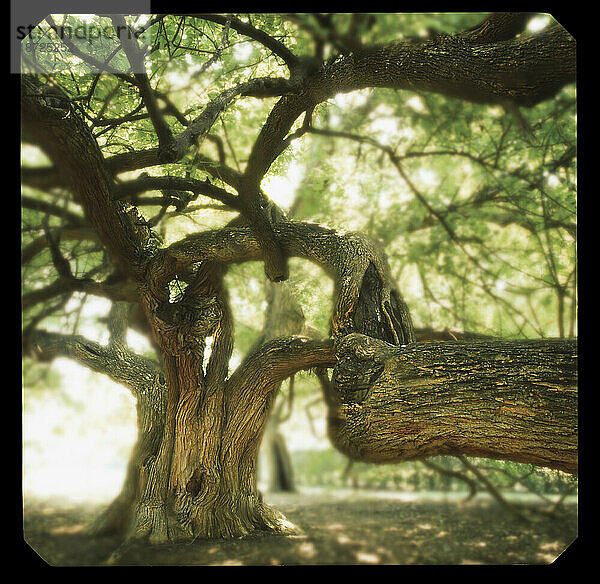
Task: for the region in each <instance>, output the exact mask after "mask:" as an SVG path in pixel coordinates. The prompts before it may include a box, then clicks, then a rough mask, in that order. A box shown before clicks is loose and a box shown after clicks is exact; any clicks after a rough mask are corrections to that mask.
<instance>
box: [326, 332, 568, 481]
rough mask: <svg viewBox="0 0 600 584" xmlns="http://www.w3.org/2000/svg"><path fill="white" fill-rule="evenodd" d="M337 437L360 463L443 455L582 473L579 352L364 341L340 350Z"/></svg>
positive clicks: (332, 391)
mask: <svg viewBox="0 0 600 584" xmlns="http://www.w3.org/2000/svg"><path fill="white" fill-rule="evenodd" d="M336 357H337V363H336V366H335V367H334V370H333V375H332V379H331V383H329V384H325V387H326V388H327V389H326V399H327V401H328V404H329V434H330V438H331V440H332V442H333V444H334V445H335V446H336V448H338V449H339V450H341V451H342V452H343V453H344V454H346V455H347V456H349V457H350V458H352V459H355V460H362V461H368V462H399V461H403V460H410V459H422V458H426V457H428V456H433V455H439V454H464V455H469V456H479V457H486V458H501V459H504V460H513V461H516V462H524V463H530V464H535V465H540V466H546V467H549V468H554V469H558V470H563V471H566V472H570V473H576V472H577V445H578V443H577V429H578V418H577V342H576V341H575V340H572V339H569V340H563V339H547V340H528V341H505V340H504V341H503V340H489V341H447V342H440V341H434V342H430V343H426V344H415V345H411V346H408V347H397V346H392V345H389V344H387V343H384V342H381V341H379V340H376V339H373V338H369V337H366V336H364V335H359V334H351V335H347V336H345V337H343V338H342V339H340V340H339V341H338V342H337V346H336Z"/></svg>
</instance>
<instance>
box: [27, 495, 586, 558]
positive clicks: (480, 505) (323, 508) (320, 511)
mask: <svg viewBox="0 0 600 584" xmlns="http://www.w3.org/2000/svg"><path fill="white" fill-rule="evenodd" d="M265 499H266V501H267V502H269V503H270V504H272V505H274V506H275V507H277V508H278V509H279V510H280V511H282V512H283V513H285V515H286V516H287V518H288V519H289V520H290V521H292V522H293V523H294V524H295V525H296V526H297V527H298V528H299V530H300V531H299V533H298V534H297V535H294V536H273V535H265V536H253V537H247V538H244V539H237V540H233V541H218V542H217V541H200V540H197V541H195V542H193V543H190V544H182V545H169V546H154V547H146V546H143V547H142V546H136V547H132V548H130V549H128V550H127V551H125V552H124V553H123V555H122V556H121V557H120V560H119V561H118V565H122V566H205V565H212V566H226V565H248V566H249V565H254V566H256V565H259V566H279V565H331V564H333V565H358V564H364V565H369V564H392V565H407V564H420V565H422V564H442V565H456V564H494V565H498V564H549V563H552V562H554V561H555V560H556V559H557V558H558V561H557V563H560V561H561V558H560V557H559V556H561V554H563V551H564V550H565V549H567V548H569V546H570V545H571V544H572V543H573V542H574V541H575V540H576V538H577V523H578V516H577V515H578V514H577V503H576V501H571V502H569V503H568V504H566V505H564V506H563V511H562V512H561V513H560V514H558V515H556V516H554V517H547V516H545V515H543V514H540V513H539V512H538V511H539V509H540V508H541V507H540V504H539V503H538V502H532V501H527V500H525V501H520V502H519V503H520V504H521V505H522V506H523V507H524V508H525V511H526V514H527V517H529V520H525V521H524V520H522V519H519V518H518V517H516V516H515V515H514V514H512V513H510V512H507V511H506V510H505V509H503V508H502V507H501V506H499V505H498V504H497V503H496V502H495V501H493V500H491V499H490V498H488V497H486V496H484V495H478V496H477V497H475V498H474V499H473V500H471V501H468V502H465V501H464V497H459V496H439V495H438V496H429V497H423V496H416V495H411V494H405V493H394V492H392V493H390V492H374V491H346V492H342V491H333V492H321V493H306V492H301V493H293V494H271V495H266V496H265ZM538 501H539V500H538ZM100 508H101V507H98V506H96V507H94V506H85V505H81V504H79V505H73V504H68V503H66V502H58V501H42V500H25V502H24V516H23V535H24V540H25V542H26V543H23V545H24V547H25V548H26V549H27V550H28V552H29V554H30V555H29V557H30V559H31V562H32V563H34V562H35V561H37V562H38V563H39V564H41V565H47V564H49V565H51V566H100V565H104V562H105V561H106V560H107V558H108V557H109V556H110V555H111V553H112V552H113V551H114V550H115V549H116V548H117V547H118V545H119V541H118V539H116V538H114V537H90V536H88V535H86V534H85V532H84V527H85V525H86V524H87V523H88V522H89V521H90V520H91V519H92V518H93V517H94V516H95V515H96V514H97V513H98V511H99V509H100ZM27 544H28V546H30V547H31V548H32V549H33V550H35V553H32V552H31V550H30V549H29V547H28V546H27ZM571 549H572V548H571ZM570 551H571V550H568V551H567V553H565V554H564V555H562V560H563V561H564V559H565V558H567V557H568V556H569V553H570ZM40 558H42V559H43V561H41V560H40Z"/></svg>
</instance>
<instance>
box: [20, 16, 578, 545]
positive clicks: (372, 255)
mask: <svg viewBox="0 0 600 584" xmlns="http://www.w3.org/2000/svg"><path fill="white" fill-rule="evenodd" d="M211 18H212V20H214V21H215V22H218V21H219V18H218V17H215V16H213V17H211ZM228 22H229V24H230V25H231V26H232V27H234V28H235V27H238V29H239V30H240V31H245V32H247V33H248V34H251V35H253V38H255V39H258V40H259V41H260V39H261V38H262V39H263V40H264V39H265V37H264V35H260V34H259V33H258V32H257V31H256V30H255V29H254V28H253V27H249V25H246V24H244V23H242V22H241V21H238V20H237V19H228ZM523 26H524V24H523V19H522V18H520V17H515V16H514V15H512V16H510V17H506V18H504V17H498V16H496V17H493V18H491V19H488V20H486V21H485V22H484V23H482V25H481V26H480V27H476V28H475V29H473V30H471V31H465V33H463V34H462V35H455V36H449V35H440V36H438V37H436V38H435V39H430V40H428V41H426V42H416V43H413V42H407V41H398V42H393V43H389V44H386V45H379V46H372V47H361V46H358V47H356V48H355V50H353V51H352V52H347V53H345V54H341V55H339V56H338V57H337V58H335V59H332V60H330V61H328V62H326V63H321V64H319V66H318V67H312V68H309V69H307V70H302V71H301V67H300V61H299V60H298V58H297V57H294V56H291V53H290V52H289V50H287V49H286V50H284V49H283V45H281V43H280V42H279V41H276V40H275V39H271V41H269V42H268V46H269V48H270V49H272V50H274V51H276V52H277V54H278V55H279V56H280V57H281V58H283V59H284V61H285V62H286V63H287V64H288V66H289V67H290V73H291V76H290V79H289V80H286V79H283V80H281V79H279V80H275V81H274V82H273V81H269V80H264V79H262V80H261V79H254V80H251V81H249V82H248V83H244V84H241V85H238V86H236V87H233V88H230V89H228V90H225V91H224V92H223V93H221V94H220V95H218V96H217V97H215V98H214V99H213V100H211V101H210V102H209V103H208V104H207V105H206V107H205V108H204V109H203V110H202V111H201V112H200V114H199V115H198V116H197V118H196V119H194V120H192V121H191V122H190V123H189V125H188V126H187V128H186V129H185V130H184V131H183V132H181V133H180V134H179V135H175V136H172V135H171V134H170V130H169V128H168V126H166V124H164V123H163V122H164V119H161V118H160V116H161V113H160V111H159V110H158V109H157V108H156V107H155V106H156V103H155V96H154V95H152V88H151V86H150V83H149V80H148V79H147V78H145V76H143V75H142V76H140V75H136V86H137V87H138V89H139V92H140V97H141V98H142V100H143V102H144V104H145V107H146V109H147V111H148V115H149V116H150V119H151V122H152V123H153V126H154V128H155V130H156V134H157V139H158V147H155V148H150V149H148V150H147V151H143V152H131V153H129V152H128V153H124V154H120V155H116V156H114V157H112V158H109V159H104V157H103V155H102V152H101V150H100V148H99V146H98V144H97V142H96V141H95V139H94V137H93V136H92V134H91V131H90V129H89V127H88V126H87V124H86V123H85V122H84V121H83V119H82V118H81V117H80V116H79V114H78V112H77V110H76V109H75V108H74V107H73V105H72V102H71V101H70V100H69V99H68V98H67V97H66V96H61V95H60V89H57V88H56V87H53V88H51V87H48V86H46V85H44V84H43V83H42V82H41V81H39V80H37V79H35V78H34V77H30V76H24V77H23V80H22V90H23V91H22V104H23V105H22V116H23V136H24V138H25V139H26V140H28V141H32V142H34V143H35V144H37V145H39V146H40V147H41V148H42V149H43V150H44V152H45V153H46V154H47V155H48V156H49V158H50V159H51V161H52V163H53V164H54V167H53V169H51V171H49V172H46V171H42V172H41V173H29V179H28V180H31V181H33V184H37V185H38V186H41V185H42V184H43V185H44V186H45V187H46V188H50V187H51V186H57V185H60V186H62V187H63V188H65V189H66V190H68V191H70V192H71V193H72V194H73V197H74V199H75V201H76V202H77V203H78V204H80V205H81V207H82V209H83V212H84V214H85V221H83V222H81V224H78V225H77V226H78V227H85V228H86V229H88V228H89V229H90V230H92V231H93V233H94V234H95V235H94V237H97V240H98V241H99V242H100V243H101V244H102V246H103V247H104V249H105V250H106V251H107V253H108V255H109V256H110V258H111V259H112V261H113V262H114V263H115V266H116V268H117V271H118V272H119V276H120V279H118V284H116V285H114V284H113V282H110V283H109V282H94V281H91V280H80V279H77V278H74V277H73V276H72V275H71V273H70V270H69V269H66V270H62V271H61V270H59V274H60V278H59V279H58V280H57V281H56V282H55V283H54V284H53V285H52V286H50V287H49V288H46V289H44V290H40V291H38V290H36V291H34V292H33V293H32V296H29V298H28V299H27V302H26V306H33V305H34V304H36V303H40V302H43V301H44V300H47V299H48V298H51V297H53V296H56V295H62V294H66V293H68V292H69V291H73V290H85V291H86V292H91V293H97V294H100V295H104V296H107V297H109V298H111V299H113V300H119V301H120V300H124V301H127V302H130V303H132V304H133V305H134V306H133V308H134V309H135V310H136V313H137V315H138V318H140V317H141V320H142V322H143V326H144V327H145V330H146V331H147V332H149V334H150V337H151V339H152V341H153V343H154V346H155V348H156V350H157V354H158V355H159V356H160V361H161V362H160V364H156V363H152V362H150V361H148V360H144V359H141V358H139V357H138V356H135V355H133V354H132V353H131V352H129V351H128V349H127V347H126V345H125V334H124V333H125V330H126V327H127V317H126V316H124V315H123V314H121V316H120V317H119V316H118V315H116V314H115V315H113V316H114V318H111V319H110V322H109V327H111V328H110V330H111V341H110V342H109V344H108V345H107V346H105V347H104V346H101V345H99V344H97V343H93V342H91V341H88V340H86V339H83V338H82V337H75V336H69V337H66V336H61V335H56V334H51V333H44V332H42V331H29V334H28V335H27V338H26V339H24V341H25V342H26V344H28V347H29V348H30V349H32V351H33V353H34V354H35V355H37V356H38V358H44V359H51V358H52V357H53V356H55V355H57V354H63V355H69V356H71V357H72V358H75V359H77V360H79V361H80V362H82V363H84V364H86V365H87V366H89V367H91V368H94V369H96V370H101V371H104V372H105V373H107V374H108V375H110V376H111V377H113V378H114V379H116V380H118V381H120V382H122V383H124V384H126V385H127V386H128V387H130V388H131V390H132V392H133V394H134V395H135V396H136V399H137V404H138V425H139V430H140V435H139V439H138V442H137V443H136V445H135V448H134V453H133V456H132V459H131V461H130V464H129V467H128V470H127V477H126V481H125V484H124V487H123V491H122V493H121V494H120V495H119V497H118V498H117V499H116V500H115V501H114V502H113V504H112V505H111V506H110V507H109V508H108V509H107V510H106V512H105V514H104V515H103V516H102V517H101V518H100V519H99V520H98V522H97V524H96V525H95V529H96V530H97V531H99V532H102V531H108V530H111V529H117V530H124V533H125V535H126V537H127V538H128V539H130V540H137V539H143V540H148V541H150V542H153V543H164V542H168V541H169V542H170V541H180V540H187V541H189V540H192V539H194V538H197V537H236V536H241V535H245V534H248V533H251V532H252V531H254V530H273V531H287V530H288V529H289V528H290V525H289V524H288V523H287V521H286V520H285V518H283V517H282V516H281V514H279V513H278V512H277V511H275V510H273V509H270V508H269V507H268V506H266V505H265V504H264V503H263V502H262V499H261V497H260V494H259V493H258V491H257V489H256V479H255V465H256V457H257V454H258V448H259V445H260V442H261V439H262V436H263V433H264V430H265V425H266V421H267V419H268V416H269V414H270V411H271V408H272V405H273V400H274V397H275V395H276V393H277V391H278V389H279V386H280V384H281V382H282V381H283V380H284V379H286V378H287V377H289V376H290V375H293V374H294V373H295V372H297V371H299V370H302V369H309V368H312V369H316V370H317V371H318V372H319V375H320V376H321V379H323V380H324V381H325V380H327V378H326V376H325V373H324V372H325V370H326V369H327V368H332V367H333V368H334V375H333V383H332V384H330V383H328V380H327V383H326V384H325V385H326V386H327V387H328V388H329V389H328V390H327V391H326V397H327V400H328V403H329V406H330V418H331V432H332V440H333V442H334V444H335V445H336V446H337V447H338V448H340V449H341V450H343V451H344V452H346V453H347V454H348V455H349V456H351V457H354V458H359V459H362V460H373V461H396V460H404V459H407V458H418V457H422V456H426V455H428V454H440V453H454V452H460V453H467V454H469V453H470V454H478V455H481V456H491V457H504V458H509V459H513V460H524V461H528V462H535V463H536V464H546V465H548V466H553V467H554V468H562V469H564V470H570V471H573V470H574V469H575V468H576V428H577V420H576V414H575V406H576V404H575V401H576V392H575V390H574V386H575V377H574V373H573V372H574V356H573V355H572V353H573V351H574V348H573V345H572V344H567V345H564V344H563V345H561V344H553V343H544V344H538V345H532V344H527V343H521V344H520V345H515V344H508V345H507V344H505V343H504V344H503V343H498V344H495V343H488V342H483V344H473V345H471V344H462V345H461V344H452V343H447V344H439V343H435V342H433V343H428V344H422V345H415V344H414V341H415V334H414V331H413V326H412V323H411V319H410V315H409V312H408V308H407V307H406V305H405V303H404V301H403V299H402V296H401V295H400V293H399V291H398V289H397V288H396V286H395V284H394V281H393V279H392V277H391V274H390V270H389V266H388V263H387V260H386V257H385V253H384V252H383V250H382V249H380V248H379V246H378V245H376V244H375V243H374V242H372V241H370V240H369V239H368V238H367V237H365V236H364V235H361V234H359V233H340V232H336V231H334V230H331V229H325V228H323V227H320V226H318V225H313V224H309V223H301V222H291V221H286V220H274V218H273V216H271V214H270V211H272V209H273V207H272V206H271V205H270V204H269V202H268V201H267V200H265V197H264V193H262V191H261V190H260V184H261V181H262V179H263V177H264V176H265V173H266V172H267V171H268V169H269V167H270V166H271V164H272V162H273V161H274V160H275V159H276V158H277V156H279V154H280V153H281V152H282V151H283V150H284V149H285V148H286V147H287V146H288V145H289V143H290V140H291V138H292V136H290V134H289V132H290V130H291V128H292V127H293V125H294V123H295V122H296V120H297V119H298V117H299V116H300V115H302V114H303V113H304V114H305V116H306V120H305V122H306V124H308V123H310V113H311V112H312V108H314V106H315V105H316V104H318V103H320V102H322V101H325V100H327V99H329V98H331V97H333V96H334V95H335V94H337V93H339V92H347V91H352V90H356V89H362V88H364V87H388V88H394V89H423V90H429V91H435V92H438V93H442V94H446V95H451V96H457V97H461V98H464V99H470V100H473V101H481V102H485V103H504V102H505V101H506V100H507V99H508V100H509V101H511V102H512V103H516V104H518V105H533V104H535V103H538V102H539V101H541V100H543V99H546V98H547V97H549V96H551V95H554V93H555V92H556V91H557V90H558V89H559V88H560V87H562V86H563V85H564V84H566V83H569V82H570V81H572V80H573V79H574V72H575V59H574V50H575V43H574V40H573V39H572V38H571V37H570V36H569V35H568V34H567V33H566V32H565V31H564V30H563V29H562V28H561V27H559V26H551V27H549V28H548V29H547V30H546V31H544V32H543V33H542V34H540V35H525V34H524V35H521V36H519V37H515V36H514V35H515V34H516V33H517V32H519V31H520V30H522V28H523ZM265 46H267V45H265ZM130 49H132V50H133V51H134V52H131V51H130V54H131V55H132V57H131V58H132V59H135V58H136V55H135V47H130ZM299 72H300V73H299ZM50 91H52V98H51V99H48V96H49V92H50ZM267 95H269V96H280V99H279V101H278V102H277V103H276V104H275V106H274V107H273V109H272V111H271V113H270V115H269V116H268V118H267V120H266V122H265V124H264V126H263V128H262V130H261V132H260V133H259V135H258V137H257V139H256V141H255V143H254V145H253V147H252V150H251V152H250V154H249V157H248V162H247V165H246V168H245V170H244V172H243V173H236V172H235V171H232V170H231V169H227V168H226V167H224V165H213V166H208V168H209V170H207V172H209V173H213V176H218V177H219V178H221V179H223V180H224V181H225V182H226V183H228V184H229V185H230V186H232V187H233V188H234V189H235V190H236V191H237V193H238V194H237V195H232V194H231V193H229V192H226V191H224V190H223V189H218V188H217V187H214V186H213V185H210V183H200V182H198V181H196V182H193V184H191V182H190V181H188V183H187V184H186V185H184V187H185V188H186V189H188V190H191V191H192V192H196V191H198V192H203V193H206V194H208V196H212V197H213V198H216V199H217V200H220V201H221V202H222V203H224V204H226V205H229V206H231V207H232V208H234V209H236V210H238V211H240V213H241V220H240V222H238V223H237V224H236V225H237V226H229V227H226V228H223V229H220V230H217V231H207V232H204V233H198V234H194V235H191V236H188V237H187V238H185V239H183V240H181V241H178V242H176V243H174V244H172V245H170V246H168V247H161V246H160V243H159V242H157V240H156V238H154V237H153V234H152V231H151V230H150V228H149V226H148V225H147V224H146V223H145V222H144V221H143V219H142V217H141V215H140V214H139V212H138V211H137V208H136V207H133V206H131V205H129V204H127V203H124V202H123V201H121V200H119V197H120V196H132V194H137V193H138V192H139V191H138V190H136V189H139V188H142V189H143V188H147V187H148V184H146V185H144V184H143V180H138V181H137V182H136V184H135V185H127V184H125V183H121V186H120V187H116V175H117V174H118V173H120V172H124V171H126V170H133V169H139V168H142V167H145V166H154V165H160V164H163V163H165V162H176V161H178V160H181V158H182V157H183V156H184V155H185V154H186V153H188V151H189V149H190V147H191V146H192V145H193V144H195V143H198V142H199V141H201V140H202V139H203V138H204V137H205V136H206V135H207V134H208V132H209V131H210V128H211V126H212V124H213V123H214V121H215V120H216V119H217V117H218V115H219V114H220V113H221V112H222V111H223V110H224V109H225V108H227V107H228V106H229V105H230V104H231V103H232V102H233V100H234V99H236V98H238V97H240V96H255V97H264V96H267ZM303 128H304V129H306V126H305V125H304V126H303ZM300 131H302V128H301V129H300ZM201 164H202V161H201V160H200V159H198V168H201ZM26 178H27V177H26ZM154 180H155V182H154V187H156V184H157V183H156V177H155V178H154ZM36 181H37V182H36ZM178 184H179V186H181V184H182V183H181V182H179V183H178ZM164 186H165V185H164V183H163V187H164ZM119 189H120V192H119ZM128 189H129V190H128ZM278 219H282V218H281V217H278ZM240 225H246V226H240ZM45 235H46V237H45V239H46V242H47V244H48V245H50V247H51V252H52V256H53V261H54V264H55V267H57V269H58V268H59V267H60V265H63V267H64V264H65V262H64V258H62V257H61V256H60V253H59V249H58V246H59V237H54V236H51V234H50V231H49V230H48V229H46V230H45ZM64 236H65V237H66V236H67V233H65V234H64ZM75 236H77V237H79V236H81V233H79V235H76V234H74V233H71V234H70V235H69V237H75ZM36 249H38V248H36V247H35V246H34V247H33V248H31V249H29V250H28V252H27V253H28V254H29V257H32V254H35V253H37V251H36ZM290 256H297V257H302V258H306V259H308V260H309V261H311V262H314V263H316V264H317V265H319V266H321V267H322V268H323V269H324V271H325V272H326V273H327V274H328V275H329V276H330V277H331V278H332V279H333V280H334V283H335V294H334V298H333V306H332V316H331V336H332V338H333V341H335V343H336V351H337V352H334V350H333V341H315V340H309V339H307V338H304V337H293V336H283V337H277V338H273V339H268V338H267V337H265V338H264V339H262V340H263V342H262V343H261V344H260V345H258V346H256V347H255V348H254V349H253V351H251V353H250V354H249V355H248V356H247V357H246V359H245V360H244V361H243V362H242V364H241V365H240V366H239V367H238V368H237V369H236V370H235V371H234V372H233V373H231V374H230V373H229V371H228V364H229V359H230V356H231V352H232V346H233V325H232V322H233V319H232V317H231V314H230V308H229V302H228V297H227V290H226V289H225V287H224V283H223V276H224V273H225V270H226V267H227V265H228V264H230V263H236V262H245V261H262V262H263V263H264V265H265V271H266V273H267V276H268V277H269V279H271V280H273V281H277V280H281V279H285V278H286V277H287V258H288V257H290ZM61 262H62V264H61ZM175 278H177V279H179V280H180V281H184V282H186V283H187V284H188V285H187V288H185V290H184V292H183V293H182V294H181V296H180V297H178V298H171V296H170V293H169V283H170V282H171V281H172V280H174V279H175ZM117 312H118V311H117ZM131 318H133V317H132V315H131V314H130V315H129V319H131ZM283 332H284V331H281V330H280V331H279V332H278V334H282V333H283ZM285 334H286V335H287V334H288V333H285ZM208 339H212V344H211V349H210V356H209V357H208V360H207V362H206V359H205V354H206V353H207V345H208ZM549 347H550V348H549ZM206 356H208V355H206Z"/></svg>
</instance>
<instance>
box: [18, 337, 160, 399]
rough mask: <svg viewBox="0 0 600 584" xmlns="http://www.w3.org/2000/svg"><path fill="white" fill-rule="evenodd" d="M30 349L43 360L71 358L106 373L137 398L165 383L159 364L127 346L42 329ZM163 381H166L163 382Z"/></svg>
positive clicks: (31, 338)
mask: <svg viewBox="0 0 600 584" xmlns="http://www.w3.org/2000/svg"><path fill="white" fill-rule="evenodd" d="M27 340H28V342H29V346H28V347H27V348H26V350H28V351H30V352H31V354H32V356H33V357H34V358H36V359H38V360H40V361H51V360H52V359H54V358H56V357H69V358H70V359H73V360H74V361H76V362H78V363H80V364H81V365H84V366H85V367H88V368H89V369H91V370H92V371H97V372H98V373H103V374H105V375H107V376H108V377H110V378H111V379H113V380H114V381H116V382H117V383H121V384H123V385H125V386H126V387H128V388H129V389H130V390H131V391H132V392H133V394H134V395H138V394H139V393H141V392H145V391H149V388H153V387H154V386H155V385H156V384H157V383H162V384H164V377H163V376H162V370H161V369H160V367H158V365H157V364H156V363H154V362H153V361H150V360H149V359H146V358H145V357H142V356H140V355H136V354H135V353H132V352H130V351H127V350H126V349H125V348H124V346H123V345H119V346H115V345H109V346H103V345H100V344H99V343H96V342H94V341H91V340H89V339H86V338H85V337H82V336H80V335H64V334H60V333H51V332H47V331H42V330H36V331H32V332H31V334H30V336H29V338H28V339H27ZM161 379H162V382H161V381H160V380H161Z"/></svg>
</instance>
